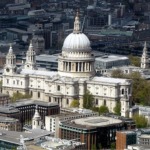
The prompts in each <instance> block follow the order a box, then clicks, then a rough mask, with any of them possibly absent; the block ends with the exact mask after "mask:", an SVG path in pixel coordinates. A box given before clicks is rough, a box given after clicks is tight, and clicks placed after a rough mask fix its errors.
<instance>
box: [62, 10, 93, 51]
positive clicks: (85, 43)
mask: <svg viewBox="0 0 150 150" xmlns="http://www.w3.org/2000/svg"><path fill="white" fill-rule="evenodd" d="M90 49H91V48H90V41H89V39H88V37H87V36H86V35H85V34H84V33H82V32H81V29H80V20H79V14H78V13H77V15H76V17H75V22H74V30H73V33H71V34H69V35H68V36H67V37H66V39H65V41H64V44H63V50H69V51H74V50H90Z"/></svg>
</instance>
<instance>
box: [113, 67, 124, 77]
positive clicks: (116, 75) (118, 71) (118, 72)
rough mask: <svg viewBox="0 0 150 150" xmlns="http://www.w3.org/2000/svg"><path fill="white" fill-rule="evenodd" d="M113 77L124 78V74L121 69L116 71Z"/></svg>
mask: <svg viewBox="0 0 150 150" xmlns="http://www.w3.org/2000/svg"><path fill="white" fill-rule="evenodd" d="M111 77H113V78H123V72H122V70H120V69H115V70H113V71H112V73H111Z"/></svg>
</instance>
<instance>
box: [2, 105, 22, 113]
mask: <svg viewBox="0 0 150 150" xmlns="http://www.w3.org/2000/svg"><path fill="white" fill-rule="evenodd" d="M0 113H5V114H12V113H19V110H18V109H16V108H15V107H11V106H10V107H8V106H0Z"/></svg>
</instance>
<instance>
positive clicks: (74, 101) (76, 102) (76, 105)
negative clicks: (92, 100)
mask: <svg viewBox="0 0 150 150" xmlns="http://www.w3.org/2000/svg"><path fill="white" fill-rule="evenodd" d="M79 104H80V103H79V100H76V99H75V100H73V101H72V102H71V104H70V107H79Z"/></svg>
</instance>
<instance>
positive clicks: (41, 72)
mask: <svg viewBox="0 0 150 150" xmlns="http://www.w3.org/2000/svg"><path fill="white" fill-rule="evenodd" d="M20 74H23V75H37V76H48V77H52V76H54V75H57V74H58V72H55V71H45V70H30V69H22V71H21V72H20Z"/></svg>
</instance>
